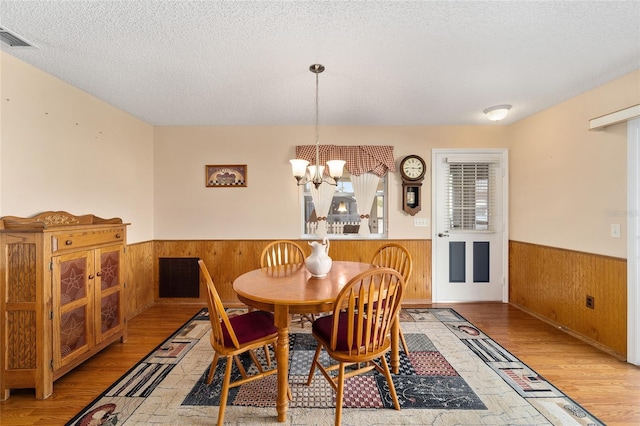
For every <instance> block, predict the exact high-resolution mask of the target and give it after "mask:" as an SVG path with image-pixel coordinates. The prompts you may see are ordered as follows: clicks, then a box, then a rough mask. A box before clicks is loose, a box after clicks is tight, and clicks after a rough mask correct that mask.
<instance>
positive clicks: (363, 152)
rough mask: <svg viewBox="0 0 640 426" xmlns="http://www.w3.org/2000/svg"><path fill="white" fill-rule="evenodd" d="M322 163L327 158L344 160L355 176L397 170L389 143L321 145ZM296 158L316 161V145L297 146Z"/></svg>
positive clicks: (380, 174) (381, 174) (346, 166)
mask: <svg viewBox="0 0 640 426" xmlns="http://www.w3.org/2000/svg"><path fill="white" fill-rule="evenodd" d="M319 151H320V152H319V154H320V159H319V160H320V161H319V162H320V165H323V164H324V163H326V162H327V160H344V161H346V162H347V163H346V164H345V168H346V169H347V170H348V171H349V173H350V174H352V175H353V176H359V175H361V174H363V173H367V172H372V173H374V174H376V175H378V176H384V174H385V173H387V171H392V172H395V171H396V166H395V160H394V159H393V147H392V146H389V145H353V146H342V145H320V150H319ZM296 158H299V159H302V160H307V161H308V162H309V163H310V164H315V163H316V146H315V145H298V146H296Z"/></svg>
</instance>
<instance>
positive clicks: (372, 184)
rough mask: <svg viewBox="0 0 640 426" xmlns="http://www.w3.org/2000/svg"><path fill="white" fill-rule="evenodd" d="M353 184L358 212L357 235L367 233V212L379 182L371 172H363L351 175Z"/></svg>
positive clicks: (369, 210)
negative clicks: (358, 228) (358, 227)
mask: <svg viewBox="0 0 640 426" xmlns="http://www.w3.org/2000/svg"><path fill="white" fill-rule="evenodd" d="M351 183H352V184H353V195H354V196H355V197H356V203H357V205H358V214H359V215H360V230H359V231H358V234H359V235H369V234H371V231H370V230H369V213H370V212H371V207H372V205H373V199H374V198H375V195H376V190H377V189H378V184H379V183H380V177H379V176H378V175H376V174H375V173H372V172H367V173H363V174H361V175H359V176H353V175H352V176H351Z"/></svg>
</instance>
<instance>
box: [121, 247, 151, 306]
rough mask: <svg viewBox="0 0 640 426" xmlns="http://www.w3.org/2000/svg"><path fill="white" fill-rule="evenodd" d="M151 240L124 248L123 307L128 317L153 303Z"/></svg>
mask: <svg viewBox="0 0 640 426" xmlns="http://www.w3.org/2000/svg"><path fill="white" fill-rule="evenodd" d="M153 246H154V243H153V241H147V242H143V243H137V244H131V245H128V246H127V249H126V250H125V254H124V259H125V262H124V264H125V270H124V282H125V283H126V288H125V308H126V313H125V315H126V317H127V318H128V319H130V318H133V317H135V316H136V315H138V314H139V313H140V312H142V311H144V310H145V309H147V308H148V307H149V306H152V305H153V304H154V303H155V300H156V297H155V291H157V290H155V291H154V289H155V288H156V287H155V281H154V275H153V274H154V272H153V271H154V268H153V266H154V263H156V262H154V261H155V258H154V256H153Z"/></svg>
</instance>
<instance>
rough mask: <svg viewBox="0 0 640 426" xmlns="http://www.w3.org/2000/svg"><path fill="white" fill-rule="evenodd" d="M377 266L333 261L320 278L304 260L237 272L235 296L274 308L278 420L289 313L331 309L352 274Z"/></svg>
mask: <svg viewBox="0 0 640 426" xmlns="http://www.w3.org/2000/svg"><path fill="white" fill-rule="evenodd" d="M374 268H376V266H374V265H371V264H368V263H360V262H344V261H333V266H332V268H331V270H330V271H329V273H328V274H327V275H326V276H325V277H323V278H316V277H313V276H311V273H310V272H309V271H307V269H306V267H305V266H304V264H302V263H301V264H293V265H281V266H273V267H266V268H261V269H255V270H253V271H249V272H247V273H245V274H242V275H240V276H239V277H238V278H236V279H235V280H234V282H233V289H234V291H235V292H236V294H237V295H238V299H239V300H240V301H241V302H243V303H245V304H246V305H248V306H250V307H252V308H256V309H260V310H263V311H268V312H273V313H274V321H275V326H276V328H277V329H278V342H277V344H276V361H277V369H278V373H277V375H278V399H277V402H276V409H277V412H278V421H279V422H284V421H286V419H287V409H288V405H289V401H288V399H287V395H288V392H287V391H288V386H289V326H290V324H291V314H317V313H322V312H330V311H332V310H333V303H334V301H335V299H336V297H337V296H338V293H340V290H342V288H343V287H344V286H345V284H347V283H348V282H349V280H350V279H351V278H353V277H354V276H356V275H358V274H359V273H361V272H364V271H368V270H370V269H374ZM399 327H400V324H399V321H395V322H394V330H393V331H392V339H391V340H392V343H391V345H392V351H391V368H392V370H393V371H394V373H397V372H398V368H399V364H400V362H399V343H398V342H399V338H398V333H399Z"/></svg>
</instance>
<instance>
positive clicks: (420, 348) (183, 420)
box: [67, 308, 603, 426]
mask: <svg viewBox="0 0 640 426" xmlns="http://www.w3.org/2000/svg"><path fill="white" fill-rule="evenodd" d="M233 314H234V312H233V310H232V311H231V312H230V315H233ZM401 327H402V330H403V334H404V336H405V338H406V340H407V343H408V346H409V354H408V355H407V354H405V353H404V352H403V351H401V354H400V372H399V374H397V375H393V382H394V386H395V388H396V391H397V393H398V399H399V401H400V405H401V408H402V409H401V410H400V411H396V410H394V409H393V403H392V401H391V397H390V395H389V391H388V388H387V385H386V381H385V379H384V377H382V376H381V375H379V374H378V373H377V372H375V371H373V372H371V373H369V374H367V375H362V376H356V377H353V378H351V379H348V380H347V381H346V382H345V398H344V404H343V407H344V408H343V414H342V424H344V425H362V424H368V425H378V424H379V425H383V424H384V425H396V424H397V425H400V424H402V425H405V424H420V425H452V424H458V425H480V424H482V425H503V424H508V425H515V424H522V425H602V424H603V423H602V422H600V421H599V420H598V419H597V418H595V417H594V416H593V415H592V414H590V413H589V412H588V411H586V410H585V409H584V408H582V407H581V406H580V405H579V404H577V403H576V402H575V401H573V400H572V399H571V398H570V397H568V396H567V395H565V394H563V393H562V392H561V391H559V390H558V389H556V388H555V387H554V386H553V385H552V384H551V383H549V382H548V381H547V380H545V379H544V378H543V377H541V376H540V375H538V374H537V373H536V372H535V371H533V370H532V369H531V368H529V367H528V366H527V365H525V364H524V363H522V362H521V361H519V360H518V359H517V358H516V357H515V356H513V355H512V354H511V353H509V352H508V351H507V350H505V349H504V348H502V347H501V346H500V345H498V344H497V343H496V342H495V341H493V340H492V339H491V338H489V337H488V336H487V335H485V334H484V333H483V332H482V331H481V330H479V329H478V328H477V327H475V326H474V325H473V324H471V323H470V322H468V321H467V320H466V319H465V318H463V317H462V316H461V315H459V314H458V313H457V312H455V311H454V310H452V309H442V308H437V309H403V310H402V312H401ZM310 328H311V327H310V326H309V325H308V324H307V325H306V327H304V326H301V325H299V324H294V325H292V327H291V329H290V332H291V336H290V353H289V356H290V358H289V368H290V370H289V383H290V387H291V391H292V395H293V400H292V401H290V403H289V410H288V412H287V422H286V423H284V424H288V425H324V424H327V425H330V424H333V423H334V416H335V394H334V392H333V390H332V388H331V387H330V386H329V384H328V383H327V381H326V380H325V379H324V378H323V377H322V376H321V375H320V374H319V373H317V374H316V376H315V377H314V380H313V382H312V384H311V386H307V385H306V381H307V374H308V371H309V366H310V365H311V360H312V359H313V354H314V350H315V340H314V339H313V337H312V336H311V334H310ZM209 330H210V323H209V318H208V314H207V310H206V309H203V310H202V311H201V312H199V313H198V314H197V315H196V316H194V317H193V318H192V319H191V320H190V321H188V322H187V323H186V324H185V325H184V326H183V327H181V328H180V329H179V330H178V331H177V332H176V333H174V334H173V335H172V336H171V337H170V338H169V339H167V340H166V341H165V342H164V343H163V344H162V345H160V346H158V347H157V348H156V349H155V350H154V351H152V352H151V353H150V354H149V355H148V356H147V357H146V358H145V359H143V360H142V361H141V362H140V363H138V364H137V365H136V366H134V367H133V368H132V369H131V370H130V371H129V372H128V373H127V374H125V375H124V376H123V377H122V378H121V379H120V380H118V381H117V382H116V383H114V384H113V385H112V386H111V387H110V388H109V389H107V390H106V391H105V392H104V393H103V394H102V395H101V396H99V397H98V398H96V399H95V400H94V401H93V402H92V403H91V404H90V405H89V406H87V407H86V408H85V409H84V410H82V411H81V412H80V413H79V414H78V415H76V416H75V417H74V418H73V419H71V421H69V423H67V425H82V426H86V425H93V424H95V425H143V424H144V425H147V424H158V425H178V424H180V425H199V424H212V423H214V422H215V420H216V419H217V416H218V406H219V401H220V388H221V382H222V374H223V371H224V365H223V364H224V362H225V361H224V360H221V361H220V364H219V365H218V368H217V370H216V374H215V376H214V380H213V382H212V384H211V385H206V383H205V380H206V377H207V374H208V371H209V365H210V362H211V359H212V356H213V350H212V349H211V346H210V343H209V338H208V334H209ZM257 355H258V357H259V359H260V360H261V361H262V362H263V365H264V361H265V358H264V352H263V351H262V350H258V351H257ZM271 359H272V362H273V364H272V366H273V368H275V356H274V354H273V353H272V352H271ZM321 362H323V363H325V364H327V363H329V362H331V361H330V359H329V358H328V357H327V356H326V354H324V355H323V357H322V358H321ZM243 363H246V366H247V367H250V368H255V367H251V363H250V362H249V359H248V358H245V359H243ZM234 374H239V373H238V372H237V369H236V367H235V366H234ZM276 380H277V379H276V376H275V375H273V376H268V377H266V378H265V379H263V380H258V381H254V382H251V383H247V384H245V385H242V386H239V387H236V388H233V389H232V390H231V391H230V394H229V399H228V403H227V409H226V411H225V423H228V424H247V425H249V424H269V423H270V424H278V423H277V416H276V409H275V405H276V389H277V385H276Z"/></svg>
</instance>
